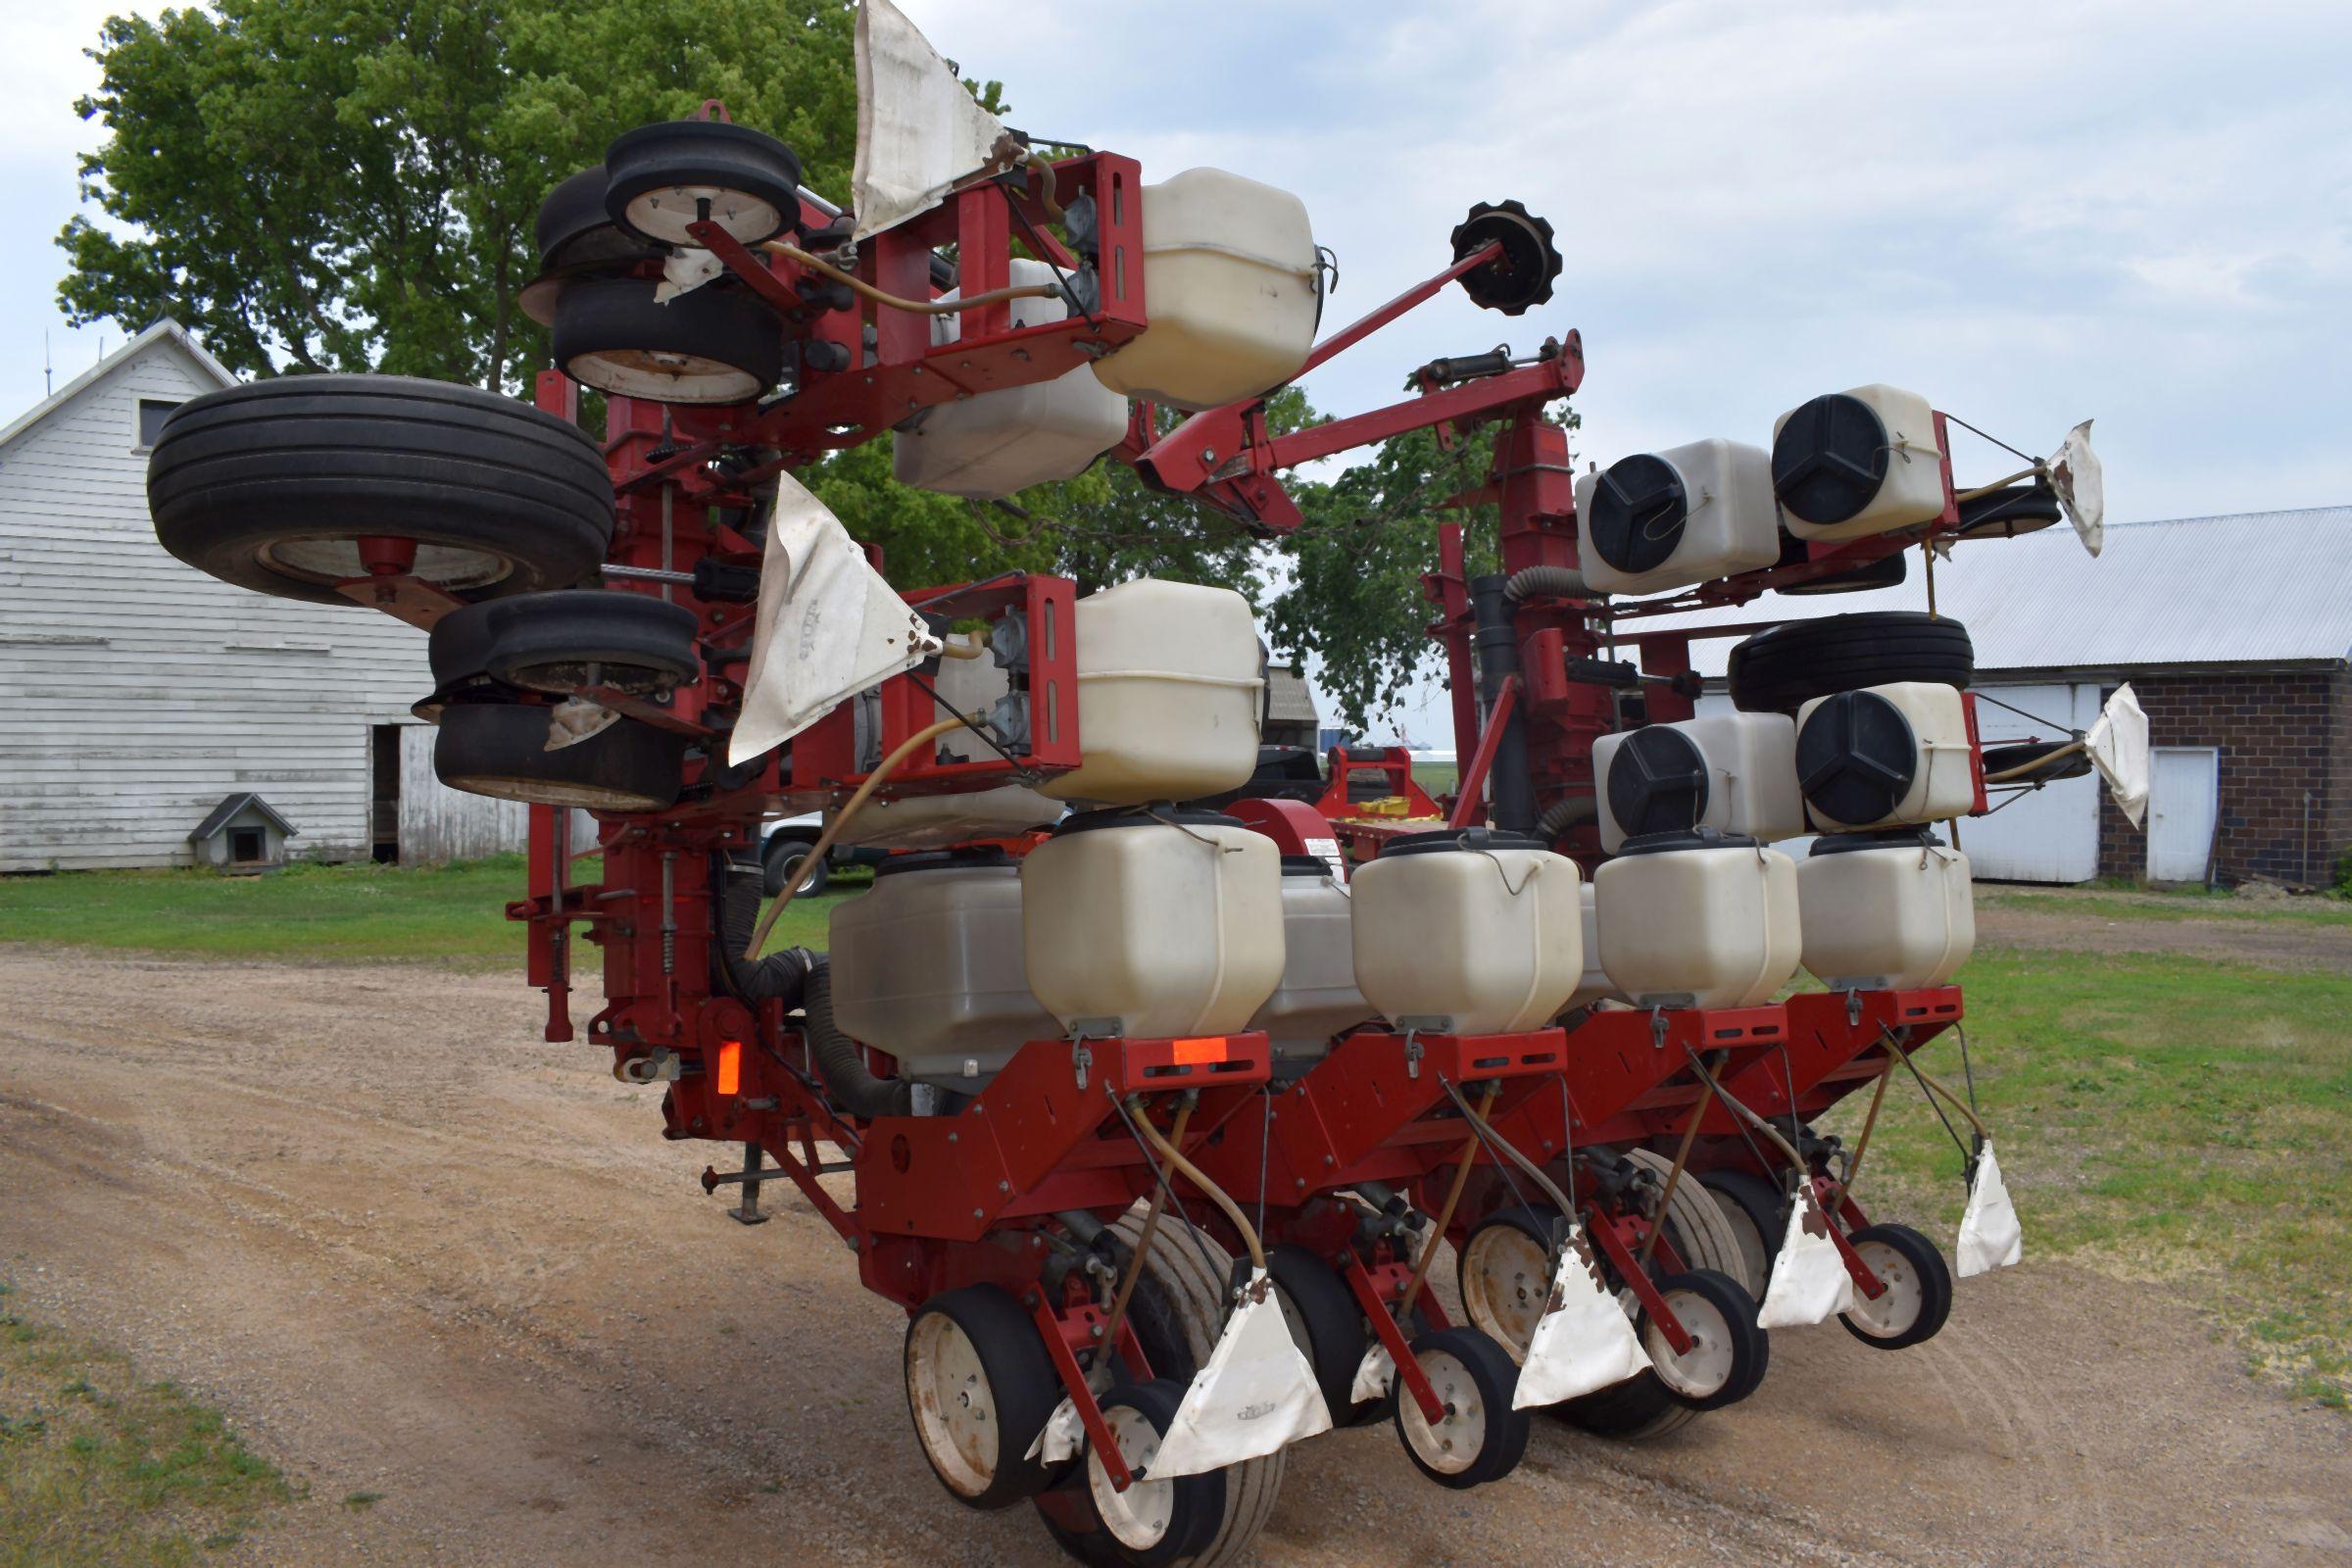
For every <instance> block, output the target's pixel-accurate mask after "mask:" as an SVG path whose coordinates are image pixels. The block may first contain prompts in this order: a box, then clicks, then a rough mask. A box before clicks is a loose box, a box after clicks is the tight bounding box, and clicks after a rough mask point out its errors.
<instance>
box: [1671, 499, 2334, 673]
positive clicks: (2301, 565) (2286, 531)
mask: <svg viewBox="0 0 2352 1568" xmlns="http://www.w3.org/2000/svg"><path fill="white" fill-rule="evenodd" d="M1927 603H1928V595H1927V585H1926V581H1925V578H1924V576H1923V574H1922V573H1921V571H1920V565H1919V557H1918V556H1917V555H1916V554H1914V555H1913V556H1912V558H1911V571H1910V576H1909V579H1908V580H1907V581H1905V582H1904V583H1903V584H1902V585H1901V586H1900V587H1896V588H1885V589H1880V590H1878V591H1877V592H1874V593H1858V594H1821V595H1811V596H1800V597H1797V598H1784V597H1782V596H1781V595H1778V594H1766V595H1765V596H1764V597H1763V598H1761V599H1758V600H1756V601H1754V602H1753V603H1751V604H1746V605H1741V606H1739V607H1737V608H1735V609H1732V610H1717V611H1709V612H1706V613H1693V614H1689V615H1665V616H1659V617H1657V618H1656V619H1655V620H1636V621H1632V622H1629V623H1627V626H1628V629H1629V630H1644V629H1647V628H1649V627H1652V626H1666V625H1675V624H1686V625H1704V624H1708V623H1710V622H1711V623H1715V624H1727V623H1735V622H1745V621H1755V620H1794V619H1804V618H1810V617H1813V616H1816V615H1838V614H1845V613H1850V612H1853V611H1859V610H1925V609H1926V608H1927ZM1936 610H1937V611H1938V612H1939V613H1943V614H1946V615H1950V616H1952V617H1953V618H1954V619H1956V620H1960V621H1964V622H1966V624H1967V626H1968V629H1969V633H1970V636H1971V637H1972V638H1973V639H1974V641H1975V643H1976V647H1977V667H1978V668H1979V669H1983V670H2001V669H2076V668H2118V667H2124V668H2129V667H2134V666H2139V665H2149V664H2276V663H2292V662H2313V661H2323V660H2344V659H2346V658H2352V507H2312V508H2309V509H2306V510H2304V511H2300V512H2254V513H2242V514H2237V515H2229V516H2221V517H2180V518H2175V519H2172V520H2169V521H2163V522H2127V523H2112V522H2111V523H2109V524H2108V525H2107V537H2106V545H2105V549H2104V550H2103V552H2102V553H2101V554H2100V555H2099V556H2098V557H2097V558H2096V559H2093V558H2092V557H2091V556H2090V555H2089V554H2088V553H2087V552H2086V551H2084V550H2083V548H2082V544H2081V542H2080V541H2078V540H2077V539H2076V537H2075V534H2074V530H2073V529H2071V528H2069V527H2067V526H2066V525H2065V524H2063V523H2061V524H2059V525H2058V526H2056V527H2053V528H2044V529H2042V530H2040V531H2039V532H2037V533H2032V534H2028V535H2026V536H2025V537H2023V538H2020V539H1996V540H1977V541H1970V542H1964V543H1962V544H1959V545H1957V546H1955V547H1954V548H1953V551H1952V554H1951V558H1950V559H1949V560H1945V561H1940V562H1937V563H1936ZM1736 641H1737V639H1736V638H1707V639H1703V640H1700V641H1697V642H1694V643H1692V644H1691V656H1692V662H1693V663H1695V664H1696V665H1697V666H1698V669H1699V671H1700V673H1702V674H1706V675H1720V674H1722V673H1723V662H1724V659H1725V657H1726V656H1727V655H1728V654H1729V653H1730V651H1731V648H1732V645H1733V643H1734V642H1736Z"/></svg>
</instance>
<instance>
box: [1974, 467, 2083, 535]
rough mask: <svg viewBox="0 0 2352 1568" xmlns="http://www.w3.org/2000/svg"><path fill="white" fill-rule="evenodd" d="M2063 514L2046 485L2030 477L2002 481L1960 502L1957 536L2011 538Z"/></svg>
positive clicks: (2046, 525) (2033, 529)
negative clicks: (2014, 481) (1995, 487)
mask: <svg viewBox="0 0 2352 1568" xmlns="http://www.w3.org/2000/svg"><path fill="white" fill-rule="evenodd" d="M2065 515H2066V513H2065V511H2064V509H2063V508H2061V507H2060V506H2059V504H2058V492H2057V491H2055V490H2052V489H2051V488H2050V487H2049V486H2048V485H2046V484H2035V483H2033V482H2031V481H2029V482H2027V483H2025V484H2013V485H2006V486H2003V487H2002V488H2001V489H1998V490H1994V491H1991V492H1989V493H1987V494H1985V495H1981V496H1978V497H1976V498H1975V499H1973V500H1969V501H1963V502H1961V503H1960V537H1961V538H1963V539H2013V538H2015V537H2016V536H2017V535H2019V534H2021V533H2033V532H2034V531H2036V530H2038V529H2042V528H2047V527H2049V526H2050V525H2051V524H2052V523H2055V522H2058V521H2059V520H2061V519H2062V518H2064V517H2065Z"/></svg>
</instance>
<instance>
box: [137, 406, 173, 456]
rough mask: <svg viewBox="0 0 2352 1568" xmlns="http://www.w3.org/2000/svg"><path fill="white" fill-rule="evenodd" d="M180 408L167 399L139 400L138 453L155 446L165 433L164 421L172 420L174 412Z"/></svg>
mask: <svg viewBox="0 0 2352 1568" xmlns="http://www.w3.org/2000/svg"><path fill="white" fill-rule="evenodd" d="M178 407H179V405H178V404H177V403H176V402H173V401H172V400H170V399H166V398H141V399H139V444H138V447H137V450H138V451H141V452H145V451H146V450H147V449H148V448H150V447H152V446H154V445H155V443H156V438H157V437H159V436H161V435H162V434H163V433H164V421H165V420H166V419H168V418H170V417H172V410H173V409H176V408H178Z"/></svg>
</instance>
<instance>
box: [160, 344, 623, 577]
mask: <svg viewBox="0 0 2352 1568" xmlns="http://www.w3.org/2000/svg"><path fill="white" fill-rule="evenodd" d="M147 504H148V511H149V512H150V513H151V514H152V515H153V516H154V518H155V536H156V539H157V541H158V542H159V543H161V544H162V545H163V547H164V548H165V549H166V550H168V551H170V552H171V553H172V555H174V556H176V557H178V558H179V559H180V560H181V561H184V562H186V563H187V564H189V565H191V566H194V567H195V568H196V569H197V570H199V571H202V572H205V573H208V574H209V575H211V576H215V577H218V578H220V579H221V581H223V582H228V583H234V584H235V585H236V586H238V587H240V588H247V589H251V590H252V591H253V592H255V593H263V594H273V595H275V596H277V597H278V598H281V599H302V600H308V601H310V602H311V603H314V604H321V605H348V604H351V603H352V601H351V600H349V599H347V598H345V597H344V596H343V595H342V594H339V593H337V592H336V591H335V586H334V585H335V584H336V583H338V582H341V581H344V580H345V579H348V578H353V577H365V576H367V575H368V564H367V562H366V561H364V560H363V559H362V557H361V553H360V541H361V540H362V539H365V538H369V537H376V538H385V539H400V540H407V541H410V542H411V543H413V544H414V545H415V546H416V557H415V562H414V564H413V565H412V566H411V567H410V570H411V572H412V573H413V574H414V575H416V576H417V577H421V578H423V579H424V580H426V581H427V582H431V583H435V584H437V585H439V586H440V587H441V588H442V589H444V590H445V591H447V592H448V593H450V594H452V595H454V596H455V597H457V598H459V599H463V600H469V601H470V600H477V599H493V598H500V597H503V596H506V595H510V594H524V593H538V592H542V591H544V590H546V589H550V588H564V587H568V586H569V585H570V584H572V583H574V582H577V581H578V580H579V579H580V578H582V577H584V576H586V575H587V574H588V573H589V572H591V571H594V570H595V569H596V567H597V565H598V564H599V563H601V562H602V561H603V560H604V558H605V546H606V544H607V543H608V542H609V541H610V540H611V538H612V534H613V481H612V478H611V476H610V475H609V474H608V473H607V471H606V469H605V460H604V456H603V454H602V453H600V452H599V451H598V450H597V445H596V443H595V442H594V441H591V440H590V439H589V438H588V436H587V435H586V434H585V433H584V432H583V431H581V430H580V429H579V428H578V427H577V426H576V425H572V424H567V423H565V422H564V420H562V419H559V418H556V417H554V416H553V415H548V414H542V413H541V412H539V411H538V410H537V409H534V408H532V407H531V406H530V405H528V404H526V403H518V402H516V401H515V399H513V398H509V397H501V396H499V395H498V394H497V393H494V392H484V391H482V390H481V389H479V388H478V387H469V386H453V385H450V384H449V383H447V382H442V381H425V380H418V379H416V378H413V377H410V376H402V375H288V376H280V377H278V378H277V379H275V380H270V381H256V382H254V383H252V384H251V385H247V386H234V387H229V388H227V389H225V390H223V391H220V392H208V393H206V394H205V395H204V396H203V397H200V398H194V399H191V400H189V401H188V402H186V403H183V404H181V405H180V406H179V407H178V409H176V410H175V411H173V413H172V417H171V418H170V419H169V420H168V421H167V422H166V423H165V425H164V430H163V434H162V435H161V436H160V437H159V438H158V439H157V441H156V443H155V451H154V452H153V453H152V454H151V455H150V456H149V458H148V460H147Z"/></svg>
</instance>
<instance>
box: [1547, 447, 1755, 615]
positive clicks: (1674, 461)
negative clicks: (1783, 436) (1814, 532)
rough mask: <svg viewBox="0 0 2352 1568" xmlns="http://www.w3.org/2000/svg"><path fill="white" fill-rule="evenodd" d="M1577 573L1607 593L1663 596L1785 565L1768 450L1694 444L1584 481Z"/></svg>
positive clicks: (1625, 462)
mask: <svg viewBox="0 0 2352 1568" xmlns="http://www.w3.org/2000/svg"><path fill="white" fill-rule="evenodd" d="M1576 546H1577V562H1578V569H1579V570H1580V571H1581V572H1582V573H1583V574H1584V578H1585V581H1586V582H1588V583H1590V584H1591V585H1592V586H1593V590H1594V591H1595V592H1598V593H1604V594H1655V593H1664V592H1666V591H1667V590H1668V589H1672V588H1687V587H1689V586H1690V585H1691V584H1692V583H1699V582H1709V581H1712V580H1713V579H1715V578H1717V577H1725V576H1730V575H1731V574H1733V573H1735V572H1741V571H1753V570H1755V569H1756V568H1758V567H1761V566H1769V565H1771V564H1773V563H1774V562H1776V561H1778V560H1780V557H1781V524H1780V515H1779V513H1778V510H1777V509H1776V508H1775V507H1774V505H1773V499H1772V464H1771V460H1770V459H1768V458H1767V457H1766V456H1765V455H1764V451H1763V449H1762V448H1761V447H1751V446H1743V445H1741V444H1740V442H1737V441H1724V440H1710V441H1693V442H1691V444H1690V445H1688V446H1680V447H1674V448H1671V449H1669V450H1667V451H1664V452H1643V453H1638V454H1636V455H1635V456H1633V457H1630V458H1620V459H1618V460H1617V461H1616V462H1615V463H1612V464H1610V465H1609V466H1608V467H1607V468H1605V469H1603V470H1602V471H1600V472H1599V473H1588V474H1585V475H1583V476H1582V477H1581V478H1579V479H1578V480H1577V481H1576Z"/></svg>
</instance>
